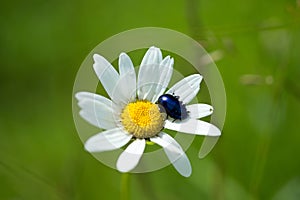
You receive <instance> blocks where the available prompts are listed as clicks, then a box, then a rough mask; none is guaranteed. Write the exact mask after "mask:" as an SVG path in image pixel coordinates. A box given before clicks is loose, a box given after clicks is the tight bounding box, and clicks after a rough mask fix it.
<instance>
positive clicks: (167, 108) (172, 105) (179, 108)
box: [156, 94, 187, 122]
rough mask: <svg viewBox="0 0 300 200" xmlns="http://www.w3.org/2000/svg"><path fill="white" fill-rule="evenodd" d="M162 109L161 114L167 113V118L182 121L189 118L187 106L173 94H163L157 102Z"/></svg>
mask: <svg viewBox="0 0 300 200" xmlns="http://www.w3.org/2000/svg"><path fill="white" fill-rule="evenodd" d="M156 103H157V104H158V105H159V106H160V109H161V112H165V113H166V114H167V117H168V116H170V117H172V118H173V119H174V120H173V122H174V121H175V120H177V119H179V120H182V119H185V118H186V117H187V110H186V107H185V105H184V104H183V103H182V102H181V101H179V97H178V96H174V95H171V94H163V95H161V96H160V97H159V98H158V100H157V102H156Z"/></svg>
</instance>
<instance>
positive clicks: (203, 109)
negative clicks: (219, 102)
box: [186, 104, 213, 119]
mask: <svg viewBox="0 0 300 200" xmlns="http://www.w3.org/2000/svg"><path fill="white" fill-rule="evenodd" d="M186 109H187V111H188V116H189V117H190V118H193V119H198V118H202V117H206V116H209V115H211V114H212V113H213V107H212V106H211V105H208V104H192V105H188V106H186Z"/></svg>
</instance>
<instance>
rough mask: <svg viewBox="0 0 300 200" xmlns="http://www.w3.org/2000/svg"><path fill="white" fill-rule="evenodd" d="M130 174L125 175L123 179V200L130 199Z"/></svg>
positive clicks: (121, 197)
mask: <svg viewBox="0 0 300 200" xmlns="http://www.w3.org/2000/svg"><path fill="white" fill-rule="evenodd" d="M129 178H130V177H129V173H123V174H122V177H121V196H120V199H121V200H129V199H130V183H129Z"/></svg>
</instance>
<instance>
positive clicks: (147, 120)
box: [121, 101, 166, 138]
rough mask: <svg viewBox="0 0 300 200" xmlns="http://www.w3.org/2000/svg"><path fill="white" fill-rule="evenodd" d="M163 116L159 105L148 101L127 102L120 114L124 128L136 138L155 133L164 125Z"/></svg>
mask: <svg viewBox="0 0 300 200" xmlns="http://www.w3.org/2000/svg"><path fill="white" fill-rule="evenodd" d="M165 118H166V116H165V114H163V113H161V112H160V110H159V107H158V106H157V105H156V104H153V103H151V102H149V101H136V102H132V103H129V104H128V105H127V106H126V107H125V108H124V110H123V112H122V114H121V119H122V124H123V126H124V128H125V129H126V131H128V133H131V134H132V135H134V136H135V137H136V138H149V137H152V136H155V135H157V134H158V133H159V132H160V131H161V130H162V128H163V127H164V121H165Z"/></svg>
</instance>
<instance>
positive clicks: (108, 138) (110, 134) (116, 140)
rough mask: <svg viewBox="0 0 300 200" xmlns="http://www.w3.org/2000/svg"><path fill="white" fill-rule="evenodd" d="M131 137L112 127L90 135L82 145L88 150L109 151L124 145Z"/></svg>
mask: <svg viewBox="0 0 300 200" xmlns="http://www.w3.org/2000/svg"><path fill="white" fill-rule="evenodd" d="M131 138H132V135H130V134H127V133H125V132H124V131H122V130H121V129H120V128H114V129H110V130H107V131H104V132H102V133H98V134H96V135H94V136H92V137H90V138H89V139H88V140H87V141H86V142H85V145H84V147H85V149H86V150H87V151H89V152H102V151H110V150H114V149H118V148H120V147H122V146H124V145H125V144H127V143H128V142H129V140H130V139H131Z"/></svg>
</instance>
